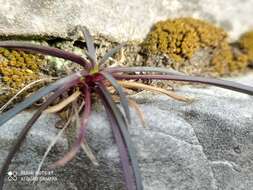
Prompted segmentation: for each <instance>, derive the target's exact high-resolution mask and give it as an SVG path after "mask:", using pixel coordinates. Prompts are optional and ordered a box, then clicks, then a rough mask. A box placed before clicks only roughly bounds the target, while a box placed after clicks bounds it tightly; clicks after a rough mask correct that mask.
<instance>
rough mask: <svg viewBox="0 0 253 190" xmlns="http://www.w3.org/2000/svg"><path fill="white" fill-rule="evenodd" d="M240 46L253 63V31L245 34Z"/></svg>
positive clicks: (240, 40)
mask: <svg viewBox="0 0 253 190" xmlns="http://www.w3.org/2000/svg"><path fill="white" fill-rule="evenodd" d="M239 45H240V47H241V48H242V49H243V51H245V53H246V55H247V57H248V60H249V61H250V62H253V31H248V32H246V33H244V34H243V35H242V36H241V37H240V39H239Z"/></svg>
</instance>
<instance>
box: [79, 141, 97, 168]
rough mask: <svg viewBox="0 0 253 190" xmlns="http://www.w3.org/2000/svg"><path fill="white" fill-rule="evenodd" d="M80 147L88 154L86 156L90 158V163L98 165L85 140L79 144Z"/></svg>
mask: <svg viewBox="0 0 253 190" xmlns="http://www.w3.org/2000/svg"><path fill="white" fill-rule="evenodd" d="M81 148H82V149H83V151H84V152H85V154H86V155H87V156H88V158H89V159H90V161H91V162H92V164H93V165H94V166H99V163H98V161H97V159H96V157H95V155H94V154H93V153H92V151H91V149H90V147H89V145H88V143H87V142H86V141H84V143H82V144H81Z"/></svg>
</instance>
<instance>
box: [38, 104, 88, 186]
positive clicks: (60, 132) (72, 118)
mask: <svg viewBox="0 0 253 190" xmlns="http://www.w3.org/2000/svg"><path fill="white" fill-rule="evenodd" d="M83 106H84V102H82V104H81V106H80V107H79V109H78V113H79V112H80V111H81V110H82V108H83ZM74 119H75V117H73V116H70V117H69V119H68V120H67V122H66V123H65V125H64V126H63V128H62V129H61V130H60V131H59V133H58V134H57V135H56V136H55V138H54V139H53V140H52V142H51V143H50V145H49V146H48V148H47V150H46V152H45V153H44V155H43V158H42V160H41V161H40V164H39V166H38V169H37V170H36V173H35V178H36V177H37V176H38V174H39V172H40V169H41V167H42V165H43V163H44V161H45V159H46V157H47V155H48V154H49V152H50V150H51V149H52V148H53V146H54V145H55V143H56V142H57V140H58V139H59V138H60V136H61V135H62V133H63V132H64V131H65V129H66V128H67V127H68V126H69V124H70V122H74ZM34 183H35V181H34Z"/></svg>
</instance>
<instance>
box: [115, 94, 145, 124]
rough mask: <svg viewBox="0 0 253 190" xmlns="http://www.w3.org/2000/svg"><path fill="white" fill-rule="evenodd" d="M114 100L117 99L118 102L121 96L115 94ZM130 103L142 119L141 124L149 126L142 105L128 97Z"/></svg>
mask: <svg viewBox="0 0 253 190" xmlns="http://www.w3.org/2000/svg"><path fill="white" fill-rule="evenodd" d="M113 100H114V101H116V102H119V101H120V99H119V97H117V96H113ZM128 104H129V106H131V107H132V108H134V109H135V111H136V113H137V114H138V116H139V118H140V120H141V124H142V126H143V127H145V128H146V127H148V125H147V123H146V122H145V116H144V113H143V111H142V110H141V109H140V106H139V105H138V104H137V103H136V102H135V101H134V100H131V99H129V98H128Z"/></svg>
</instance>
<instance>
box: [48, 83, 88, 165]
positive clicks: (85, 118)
mask: <svg viewBox="0 0 253 190" xmlns="http://www.w3.org/2000/svg"><path fill="white" fill-rule="evenodd" d="M84 95H85V107H84V111H83V115H82V118H81V121H80V129H79V133H78V137H77V139H76V141H75V142H74V144H73V145H72V148H71V149H70V151H69V152H68V153H66V154H65V155H64V156H63V158H61V159H59V160H57V161H56V162H55V163H53V165H52V166H51V167H53V168H54V167H57V166H64V165H65V164H66V163H67V162H69V161H70V160H71V159H73V158H74V156H75V155H76V153H77V152H78V150H79V149H80V147H81V144H82V143H83V142H84V140H85V136H86V130H87V129H86V127H87V124H88V120H89V118H90V114H91V93H90V89H89V87H88V86H87V85H85V90H84Z"/></svg>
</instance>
